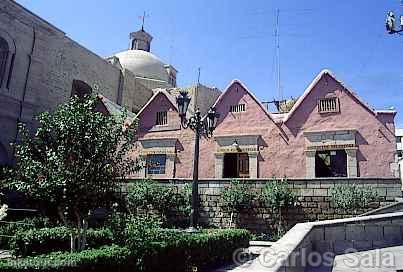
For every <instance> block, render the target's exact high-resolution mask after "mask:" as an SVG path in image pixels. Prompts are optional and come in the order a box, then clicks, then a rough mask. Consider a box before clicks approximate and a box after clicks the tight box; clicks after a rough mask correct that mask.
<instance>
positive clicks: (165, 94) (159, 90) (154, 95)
mask: <svg viewBox="0 0 403 272" xmlns="http://www.w3.org/2000/svg"><path fill="white" fill-rule="evenodd" d="M159 94H162V95H164V96H165V97H166V98H167V99H168V101H169V102H170V103H171V104H172V106H173V107H174V108H175V110H176V111H178V107H177V106H176V101H175V100H174V98H173V97H172V95H170V94H169V93H168V92H167V91H166V90H164V89H156V92H155V93H154V94H153V96H152V97H151V98H150V100H148V102H147V103H146V104H145V105H144V106H143V107H142V108H141V110H140V111H139V112H138V113H137V117H139V116H140V115H141V114H142V113H143V111H144V110H145V109H146V108H147V107H148V106H149V105H150V104H151V103H152V102H153V101H154V99H155V98H156V97H157V96H158V95H159Z"/></svg>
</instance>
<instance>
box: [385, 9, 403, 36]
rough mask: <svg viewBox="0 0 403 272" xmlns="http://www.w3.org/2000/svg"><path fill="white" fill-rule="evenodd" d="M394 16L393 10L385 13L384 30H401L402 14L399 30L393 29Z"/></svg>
mask: <svg viewBox="0 0 403 272" xmlns="http://www.w3.org/2000/svg"><path fill="white" fill-rule="evenodd" d="M395 23H396V18H395V14H394V13H393V11H389V12H388V14H387V15H386V31H388V33H389V34H394V33H400V32H403V15H401V16H400V30H396V29H395Z"/></svg>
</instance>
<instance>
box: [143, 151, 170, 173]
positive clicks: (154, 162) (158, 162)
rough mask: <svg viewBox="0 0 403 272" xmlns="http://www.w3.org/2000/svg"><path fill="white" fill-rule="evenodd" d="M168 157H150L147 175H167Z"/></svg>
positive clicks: (162, 155) (148, 158)
mask: <svg viewBox="0 0 403 272" xmlns="http://www.w3.org/2000/svg"><path fill="white" fill-rule="evenodd" d="M166 161H167V156H166V155H165V154H161V155H148V156H147V160H146V163H147V174H165V165H166Z"/></svg>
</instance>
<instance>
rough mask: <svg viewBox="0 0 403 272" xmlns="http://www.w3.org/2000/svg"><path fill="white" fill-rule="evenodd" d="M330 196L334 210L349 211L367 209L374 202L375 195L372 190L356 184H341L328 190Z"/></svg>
mask: <svg viewBox="0 0 403 272" xmlns="http://www.w3.org/2000/svg"><path fill="white" fill-rule="evenodd" d="M330 196H331V199H332V201H333V203H334V204H335V206H336V208H339V209H345V210H351V209H358V208H367V207H368V205H369V203H370V202H372V201H375V200H376V198H377V193H376V192H375V191H373V189H372V188H364V187H359V186H358V185H357V184H341V185H335V186H333V187H332V188H330Z"/></svg>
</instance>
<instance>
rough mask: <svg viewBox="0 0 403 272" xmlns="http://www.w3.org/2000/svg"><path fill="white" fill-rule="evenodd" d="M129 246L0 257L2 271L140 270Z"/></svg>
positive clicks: (105, 271)
mask: <svg viewBox="0 0 403 272" xmlns="http://www.w3.org/2000/svg"><path fill="white" fill-rule="evenodd" d="M131 254H132V252H131V251H130V250H129V249H128V248H127V247H120V246H117V245H111V246H104V247H101V248H99V249H87V250H83V251H81V252H74V253H70V252H53V253H49V254H46V255H40V256H35V257H25V258H19V259H16V260H14V259H8V260H2V261H0V271H2V272H23V271H24V272H25V271H26V272H30V271H63V272H73V271H74V272H90V271H94V272H110V271H121V272H123V271H127V272H129V271H137V270H136V261H135V259H133V258H131V257H130V256H131Z"/></svg>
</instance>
